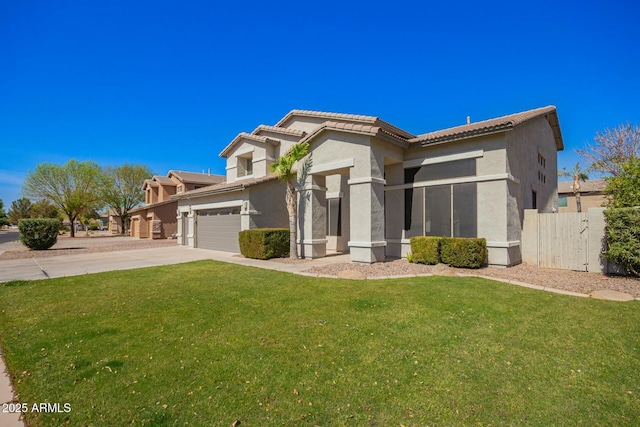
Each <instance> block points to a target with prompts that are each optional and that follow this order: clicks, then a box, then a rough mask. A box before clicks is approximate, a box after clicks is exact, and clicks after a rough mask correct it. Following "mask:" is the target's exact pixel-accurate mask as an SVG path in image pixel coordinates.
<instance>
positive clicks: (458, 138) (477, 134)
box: [420, 122, 513, 147]
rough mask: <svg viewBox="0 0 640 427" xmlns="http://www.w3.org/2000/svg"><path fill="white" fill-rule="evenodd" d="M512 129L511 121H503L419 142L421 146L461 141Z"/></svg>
mask: <svg viewBox="0 0 640 427" xmlns="http://www.w3.org/2000/svg"><path fill="white" fill-rule="evenodd" d="M510 130H513V124H512V123H510V122H509V123H505V124H502V125H499V126H493V127H492V128H490V129H476V130H473V131H468V132H459V133H456V134H453V135H444V136H440V137H436V138H430V139H427V140H424V141H421V142H420V145H421V146H422V147H430V146H432V145H437V144H444V143H447V142H454V141H461V140H463V139H469V138H477V137H480V136H486V135H493V134H496V133H503V132H508V131H510Z"/></svg>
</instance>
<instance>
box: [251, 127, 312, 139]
mask: <svg viewBox="0 0 640 427" xmlns="http://www.w3.org/2000/svg"><path fill="white" fill-rule="evenodd" d="M261 131H265V132H273V133H281V134H285V135H293V136H299V137H301V138H302V137H303V136H305V135H306V132H305V131H303V130H298V129H289V128H282V127H276V126H267V125H260V126H258V127H257V128H255V129H254V130H253V132H251V134H253V135H257V134H259V133H260V132H261Z"/></svg>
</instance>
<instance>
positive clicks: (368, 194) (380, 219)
mask: <svg viewBox="0 0 640 427" xmlns="http://www.w3.org/2000/svg"><path fill="white" fill-rule="evenodd" d="M347 183H348V184H349V194H350V206H351V217H350V236H349V237H350V240H349V252H350V253H351V261H355V262H366V263H373V262H377V261H384V257H385V246H386V244H387V243H386V241H385V237H384V184H385V180H384V179H382V178H376V177H365V178H351V179H350V180H349V181H347Z"/></svg>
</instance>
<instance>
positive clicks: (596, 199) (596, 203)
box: [558, 193, 607, 212]
mask: <svg viewBox="0 0 640 427" xmlns="http://www.w3.org/2000/svg"><path fill="white" fill-rule="evenodd" d="M565 196H567V207H562V208H561V207H558V212H578V205H577V203H576V196H575V195H574V194H565ZM606 202H607V198H606V196H604V195H603V194H584V193H583V194H581V195H580V204H581V205H582V212H587V211H588V210H589V208H599V207H602V206H604V205H605V203H606Z"/></svg>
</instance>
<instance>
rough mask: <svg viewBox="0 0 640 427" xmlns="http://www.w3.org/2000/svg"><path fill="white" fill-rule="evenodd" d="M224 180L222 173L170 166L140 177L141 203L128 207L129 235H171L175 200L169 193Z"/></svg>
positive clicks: (189, 189) (158, 236)
mask: <svg viewBox="0 0 640 427" xmlns="http://www.w3.org/2000/svg"><path fill="white" fill-rule="evenodd" d="M223 181H224V176H222V175H211V174H205V173H195V172H184V171H175V170H171V171H169V173H168V174H167V176H158V175H155V176H153V177H151V178H149V179H147V180H145V181H144V184H143V185H142V190H143V191H144V192H145V205H144V206H141V207H138V208H135V209H132V210H131V211H130V214H131V225H130V233H131V236H133V237H141V238H151V239H166V238H169V237H172V236H173V235H175V233H176V231H177V226H176V211H177V207H178V201H177V200H176V199H172V196H175V195H178V194H182V193H185V192H187V191H193V190H197V189H199V188H202V187H207V186H210V185H213V184H218V183H221V182H223Z"/></svg>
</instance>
